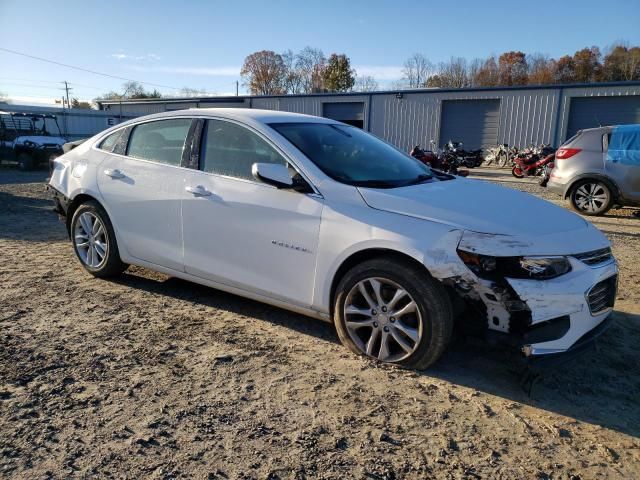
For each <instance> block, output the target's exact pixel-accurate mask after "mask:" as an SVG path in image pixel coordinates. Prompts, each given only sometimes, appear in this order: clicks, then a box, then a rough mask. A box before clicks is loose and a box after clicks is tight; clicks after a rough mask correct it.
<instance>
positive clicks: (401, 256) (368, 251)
mask: <svg viewBox="0 0 640 480" xmlns="http://www.w3.org/2000/svg"><path fill="white" fill-rule="evenodd" d="M381 257H395V258H397V259H398V260H401V261H405V262H409V263H411V264H413V265H414V266H416V267H417V268H418V269H422V270H424V272H425V273H427V274H428V275H429V276H431V273H430V272H429V270H428V269H427V267H426V266H425V265H424V264H423V263H422V262H420V261H419V260H417V259H416V258H415V257H412V256H411V255H409V254H407V253H404V252H401V251H399V250H394V249H391V248H384V247H369V248H365V249H363V250H358V251H357V252H354V253H352V254H351V255H349V256H348V257H347V258H345V259H344V260H343V261H342V263H341V264H340V266H339V267H338V269H337V270H336V271H335V273H334V275H333V278H332V280H331V288H330V290H329V313H330V315H331V316H332V317H333V308H334V302H335V296H336V289H337V288H338V284H339V283H340V280H342V278H343V277H344V276H345V274H346V273H347V272H348V271H349V270H351V269H352V268H353V267H355V266H356V265H358V264H360V263H363V262H366V261H368V260H372V259H374V258H381Z"/></svg>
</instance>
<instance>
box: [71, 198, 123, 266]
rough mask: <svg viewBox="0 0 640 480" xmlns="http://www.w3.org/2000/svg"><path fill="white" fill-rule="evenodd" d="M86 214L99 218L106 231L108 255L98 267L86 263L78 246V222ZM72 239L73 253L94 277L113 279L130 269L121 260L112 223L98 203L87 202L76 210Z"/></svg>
mask: <svg viewBox="0 0 640 480" xmlns="http://www.w3.org/2000/svg"><path fill="white" fill-rule="evenodd" d="M84 213H90V214H91V215H93V216H95V217H97V218H98V219H99V220H100V221H101V222H102V224H103V225H104V227H105V230H106V232H105V236H106V239H107V244H106V254H105V255H104V258H103V260H102V261H101V263H100V264H99V265H96V266H91V265H89V264H88V263H87V262H86V261H85V259H84V258H83V255H82V254H81V253H80V251H79V248H78V246H77V244H76V243H77V242H76V231H77V227H78V222H79V221H80V220H79V219H80V216H81V215H83V214H84ZM70 237H71V242H72V244H73V251H74V252H75V254H76V256H77V257H78V260H80V263H81V264H82V266H83V267H84V269H85V270H86V271H87V272H89V273H90V274H91V275H93V276H94V277H98V278H107V277H112V276H115V275H119V274H120V273H122V272H124V271H125V270H126V269H127V268H128V267H129V265H127V264H126V263H123V262H122V260H120V252H119V251H118V244H117V242H116V235H115V233H114V231H113V226H112V225H111V221H110V220H109V216H108V215H107V212H105V211H104V208H102V206H100V204H99V203H98V202H95V201H93V200H90V201H87V202H85V203H83V204H82V205H80V206H79V207H78V208H77V209H76V210H75V212H74V213H73V218H72V219H71V224H70Z"/></svg>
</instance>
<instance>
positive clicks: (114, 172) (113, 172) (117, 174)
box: [104, 168, 124, 178]
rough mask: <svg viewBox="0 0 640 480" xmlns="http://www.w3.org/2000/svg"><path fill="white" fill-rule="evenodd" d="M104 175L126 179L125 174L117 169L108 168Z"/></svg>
mask: <svg viewBox="0 0 640 480" xmlns="http://www.w3.org/2000/svg"><path fill="white" fill-rule="evenodd" d="M104 174H105V175H107V176H108V177H111V178H124V173H122V172H121V171H120V170H118V169H117V168H116V169H111V168H107V169H106V170H105V171H104Z"/></svg>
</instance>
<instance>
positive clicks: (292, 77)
mask: <svg viewBox="0 0 640 480" xmlns="http://www.w3.org/2000/svg"><path fill="white" fill-rule="evenodd" d="M281 56H282V62H283V63H284V68H285V70H286V73H285V75H284V85H283V87H284V91H285V92H286V93H293V94H296V93H303V92H304V89H303V85H302V74H301V72H300V70H299V69H298V68H297V66H296V57H297V55H295V54H294V53H293V51H292V50H291V49H289V50H286V51H284V52H283V53H282V55H281Z"/></svg>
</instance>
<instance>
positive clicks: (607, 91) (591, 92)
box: [557, 85, 640, 141]
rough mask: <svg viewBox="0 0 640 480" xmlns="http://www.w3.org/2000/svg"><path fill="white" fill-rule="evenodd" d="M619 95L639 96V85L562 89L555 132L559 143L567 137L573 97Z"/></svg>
mask: <svg viewBox="0 0 640 480" xmlns="http://www.w3.org/2000/svg"><path fill="white" fill-rule="evenodd" d="M620 95H640V85H629V86H616V87H581V88H565V89H563V95H562V105H561V109H560V125H559V127H558V131H557V133H558V139H559V141H562V140H565V139H566V137H567V127H568V126H569V111H570V109H571V99H572V98H573V97H609V96H620Z"/></svg>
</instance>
